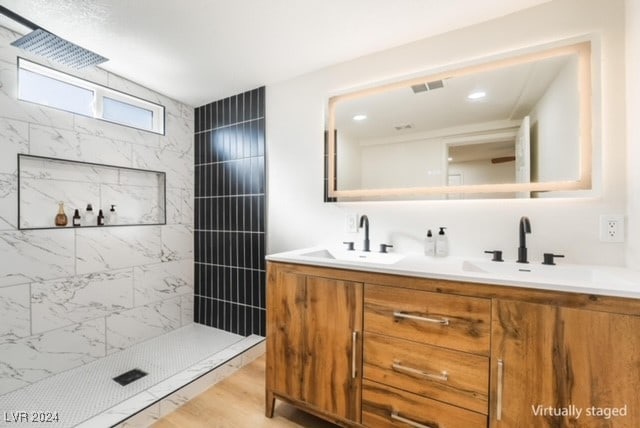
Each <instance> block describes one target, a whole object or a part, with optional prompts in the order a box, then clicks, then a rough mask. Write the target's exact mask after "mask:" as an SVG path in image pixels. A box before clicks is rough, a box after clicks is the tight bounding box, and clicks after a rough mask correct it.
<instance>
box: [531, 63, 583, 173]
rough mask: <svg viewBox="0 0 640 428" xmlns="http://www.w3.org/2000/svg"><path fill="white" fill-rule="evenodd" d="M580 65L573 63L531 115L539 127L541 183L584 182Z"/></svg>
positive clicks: (565, 69)
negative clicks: (580, 115)
mask: <svg viewBox="0 0 640 428" xmlns="http://www.w3.org/2000/svg"><path fill="white" fill-rule="evenodd" d="M577 74H578V61H577V58H576V59H575V60H572V61H569V62H568V63H567V64H566V65H565V66H564V67H563V68H562V70H560V72H559V73H558V75H557V76H556V78H555V79H554V80H553V82H551V84H550V85H549V87H548V88H547V91H546V92H545V93H544V95H543V96H542V97H541V98H540V100H539V101H538V103H537V104H536V105H535V107H534V108H533V110H532V111H531V113H530V119H531V126H532V127H533V126H535V125H536V124H537V139H538V181H542V182H544V181H565V180H567V181H571V180H578V179H579V178H580V159H579V156H578V153H580V135H579V130H580V117H579V114H578V112H579V111H580V96H579V93H578V82H577V81H576V76H577Z"/></svg>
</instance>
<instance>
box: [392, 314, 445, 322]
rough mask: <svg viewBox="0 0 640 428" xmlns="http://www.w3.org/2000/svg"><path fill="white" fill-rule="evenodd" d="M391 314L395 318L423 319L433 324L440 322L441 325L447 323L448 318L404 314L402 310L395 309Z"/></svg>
mask: <svg viewBox="0 0 640 428" xmlns="http://www.w3.org/2000/svg"><path fill="white" fill-rule="evenodd" d="M393 316H394V317H396V318H406V319H410V320H416V321H424V322H430V323H433V324H441V325H449V320H448V319H447V318H427V317H419V316H417V315H411V314H405V313H404V312H399V311H395V312H394V313H393Z"/></svg>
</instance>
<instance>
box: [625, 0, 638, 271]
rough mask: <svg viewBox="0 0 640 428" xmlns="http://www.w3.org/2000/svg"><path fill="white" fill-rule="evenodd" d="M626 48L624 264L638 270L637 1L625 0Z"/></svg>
mask: <svg viewBox="0 0 640 428" xmlns="http://www.w3.org/2000/svg"><path fill="white" fill-rule="evenodd" d="M625 17H626V27H625V28H626V35H627V38H626V50H627V68H626V72H627V75H626V78H627V79H626V83H627V90H626V94H627V146H628V156H627V171H628V173H627V179H628V183H629V187H628V198H629V202H628V203H629V206H628V217H627V219H628V223H627V224H628V229H627V240H628V241H627V242H628V247H627V248H628V251H627V263H628V265H629V267H633V268H634V269H640V165H639V163H640V162H639V160H640V127H639V126H640V0H627V1H626V13H625Z"/></svg>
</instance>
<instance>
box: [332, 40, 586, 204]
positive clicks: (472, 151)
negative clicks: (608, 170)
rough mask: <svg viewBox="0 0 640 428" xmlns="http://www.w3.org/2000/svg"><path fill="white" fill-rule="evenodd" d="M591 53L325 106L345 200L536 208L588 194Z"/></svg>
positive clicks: (382, 89)
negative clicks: (535, 202)
mask: <svg viewBox="0 0 640 428" xmlns="http://www.w3.org/2000/svg"><path fill="white" fill-rule="evenodd" d="M590 67H591V60H590V44H589V43H588V42H584V43H579V44H573V45H570V46H562V47H559V48H554V49H550V50H545V51H538V52H535V53H530V54H526V55H517V56H511V57H506V58H503V59H500V60H497V61H492V62H487V63H480V64H476V65H473V66H469V67H465V68H460V69H456V70H451V71H446V72H441V73H437V74H431V75H426V76H423V77H418V78H412V79H409V80H405V81H401V82H394V83H391V84H386V85H382V86H378V87H372V88H367V89H365V90H361V91H357V92H352V93H346V94H342V95H338V96H335V97H332V98H331V99H330V100H329V116H328V122H329V132H328V145H327V147H328V155H329V156H328V159H330V160H333V162H329V167H328V177H327V178H328V190H329V192H328V194H329V196H330V197H335V198H338V199H339V200H349V199H355V200H358V199H360V200H362V199H394V198H424V197H429V198H440V199H446V198H449V199H459V198H470V197H471V198H492V197H494V198H495V197H497V198H530V197H540V196H544V192H549V191H557V190H578V189H589V188H590V187H591V78H590Z"/></svg>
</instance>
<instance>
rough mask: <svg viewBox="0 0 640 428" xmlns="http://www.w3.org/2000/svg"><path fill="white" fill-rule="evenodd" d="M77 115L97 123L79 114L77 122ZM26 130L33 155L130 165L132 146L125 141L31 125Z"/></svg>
mask: <svg viewBox="0 0 640 428" xmlns="http://www.w3.org/2000/svg"><path fill="white" fill-rule="evenodd" d="M79 118H82V119H86V120H92V121H96V122H99V121H97V120H95V119H93V118H85V117H82V116H77V117H76V122H77V121H78V120H79ZM29 132H30V148H31V151H30V153H31V154H32V155H38V156H48V157H54V158H60V159H70V160H76V161H84V162H94V163H100V164H105V165H115V166H131V146H132V145H131V144H130V143H128V142H126V141H122V140H118V139H117V138H104V137H102V136H94V135H89V134H85V133H80V132H74V131H69V130H63V129H58V128H52V127H49V126H40V125H33V124H31V125H30V131H29Z"/></svg>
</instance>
